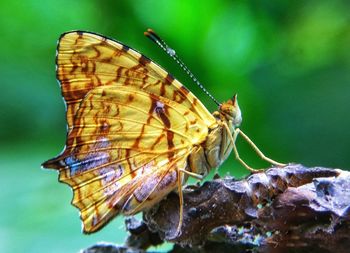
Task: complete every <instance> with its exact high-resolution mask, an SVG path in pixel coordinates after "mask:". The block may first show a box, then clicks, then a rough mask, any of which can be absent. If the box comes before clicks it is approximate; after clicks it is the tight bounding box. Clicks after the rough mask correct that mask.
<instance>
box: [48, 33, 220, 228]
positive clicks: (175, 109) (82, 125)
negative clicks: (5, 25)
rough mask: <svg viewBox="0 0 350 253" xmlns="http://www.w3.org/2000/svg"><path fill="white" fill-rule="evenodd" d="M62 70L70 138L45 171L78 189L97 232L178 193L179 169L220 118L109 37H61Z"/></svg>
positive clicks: (88, 224)
mask: <svg viewBox="0 0 350 253" xmlns="http://www.w3.org/2000/svg"><path fill="white" fill-rule="evenodd" d="M57 64H58V69H57V75H58V79H59V81H60V83H61V88H62V93H63V96H64V99H65V102H66V104H67V122H68V136H67V141H66V147H65V149H64V150H63V152H62V153H61V154H60V155H59V156H57V157H56V158H53V159H51V160H49V161H47V162H45V163H44V164H43V166H44V167H46V168H54V169H57V170H59V174H60V175H59V180H60V181H62V182H64V183H67V184H68V185H70V186H71V187H72V189H73V192H74V196H73V200H72V204H73V205H75V206H76V207H78V208H79V210H80V213H81V219H82V220H83V224H84V232H86V233H91V232H94V231H96V230H98V229H100V228H102V227H103V226H104V225H105V224H106V223H107V222H108V221H110V220H111V218H112V217H114V216H115V215H117V214H119V213H124V214H126V215H128V214H134V213H136V212H138V211H141V210H144V209H145V208H147V207H150V206H152V205H153V204H155V203H157V202H158V201H159V200H160V199H161V198H163V197H164V196H165V195H166V194H168V193H169V192H170V191H172V190H173V189H175V188H176V182H177V180H178V175H179V173H178V171H179V169H185V168H186V166H187V157H188V154H189V153H190V152H191V149H192V147H193V146H194V145H196V144H199V143H201V142H203V141H204V140H205V138H206V136H207V134H208V127H209V126H211V125H212V124H214V123H213V122H215V119H214V118H213V117H212V116H211V114H210V113H209V112H207V110H206V108H205V107H204V106H203V105H202V104H201V103H200V102H199V101H198V100H197V99H196V98H195V97H194V96H193V95H192V94H191V93H190V92H189V91H188V90H187V89H186V88H184V87H183V86H182V85H181V84H180V83H179V82H178V81H176V80H175V79H173V78H170V75H168V74H167V73H166V72H165V71H164V70H163V69H161V68H160V67H159V66H158V65H156V64H155V63H153V62H151V61H150V60H146V58H145V57H144V56H142V55H141V54H139V53H137V52H136V51H134V50H132V49H129V48H126V47H125V46H123V45H121V44H120V43H117V42H115V41H112V40H109V39H106V38H104V37H101V36H98V35H95V34H91V33H79V32H72V33H67V34H65V35H63V37H62V38H61V40H60V43H59V46H58V56H57Z"/></svg>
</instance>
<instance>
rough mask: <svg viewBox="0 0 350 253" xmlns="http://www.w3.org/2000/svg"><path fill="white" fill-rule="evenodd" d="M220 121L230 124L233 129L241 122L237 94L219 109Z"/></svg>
mask: <svg viewBox="0 0 350 253" xmlns="http://www.w3.org/2000/svg"><path fill="white" fill-rule="evenodd" d="M219 113H220V116H221V119H223V120H225V121H226V122H231V123H232V125H233V127H238V126H239V125H240V124H241V122H242V113H241V109H240V108H239V105H238V100H237V94H236V95H234V96H233V97H232V98H231V99H229V100H228V101H227V102H225V103H222V104H221V105H220V107H219Z"/></svg>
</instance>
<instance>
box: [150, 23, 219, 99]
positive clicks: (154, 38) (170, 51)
mask: <svg viewBox="0 0 350 253" xmlns="http://www.w3.org/2000/svg"><path fill="white" fill-rule="evenodd" d="M144 34H145V36H146V37H148V38H149V39H151V40H152V41H153V42H155V43H156V44H157V45H158V46H159V47H160V48H161V49H163V50H164V51H165V52H166V53H167V54H168V55H169V56H170V57H171V58H173V59H174V61H176V62H177V64H179V65H180V67H181V68H182V69H183V70H184V71H185V72H186V73H187V74H188V75H189V77H190V78H191V79H192V80H193V81H194V82H195V84H197V85H198V86H199V88H201V89H202V90H203V91H204V93H205V94H206V95H207V96H208V97H210V98H211V99H212V100H213V101H214V102H215V104H217V105H218V106H220V103H219V102H218V101H217V100H216V99H215V98H214V97H213V96H212V95H211V94H210V93H209V92H208V91H207V90H206V89H205V88H204V86H203V85H202V84H201V83H200V82H199V81H198V79H197V78H196V77H195V76H194V75H193V74H192V72H191V71H190V70H189V69H188V68H187V66H186V65H185V64H184V63H183V61H181V60H180V58H179V57H178V56H177V54H176V52H175V50H174V49H172V48H171V47H169V46H168V45H167V44H166V43H165V41H164V40H162V39H161V38H160V37H159V36H158V35H157V34H156V33H155V32H154V31H153V30H152V29H147V31H146V32H144Z"/></svg>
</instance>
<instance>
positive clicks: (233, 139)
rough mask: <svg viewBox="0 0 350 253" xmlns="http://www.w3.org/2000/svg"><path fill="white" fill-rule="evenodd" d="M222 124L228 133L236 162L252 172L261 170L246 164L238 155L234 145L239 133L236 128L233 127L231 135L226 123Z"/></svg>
mask: <svg viewBox="0 0 350 253" xmlns="http://www.w3.org/2000/svg"><path fill="white" fill-rule="evenodd" d="M223 126H224V127H225V129H226V131H227V133H228V136H229V138H230V140H231V142H232V144H233V147H232V148H233V152H234V154H235V158H236V160H237V161H238V162H240V163H241V164H242V165H243V166H244V167H245V168H246V169H247V170H249V171H250V172H252V173H257V172H261V171H262V170H256V169H253V168H252V167H250V166H249V165H248V164H246V163H245V162H244V161H243V160H242V159H241V157H240V156H239V153H238V150H237V147H236V139H237V136H238V134H239V131H237V129H238V128H236V129H234V130H233V136H232V133H231V131H230V129H229V127H228V126H227V124H223Z"/></svg>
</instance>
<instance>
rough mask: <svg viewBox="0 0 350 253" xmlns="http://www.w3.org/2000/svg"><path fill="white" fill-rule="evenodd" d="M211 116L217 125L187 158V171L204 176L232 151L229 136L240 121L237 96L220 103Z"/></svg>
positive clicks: (210, 129)
mask: <svg viewBox="0 0 350 253" xmlns="http://www.w3.org/2000/svg"><path fill="white" fill-rule="evenodd" d="M213 116H214V117H215V118H216V120H217V124H215V125H214V126H213V127H212V128H209V133H208V136H207V138H206V140H205V141H204V142H203V143H202V144H201V145H199V146H195V147H194V150H193V152H192V153H191V155H190V156H189V169H190V170H191V171H192V172H195V173H197V174H201V175H204V176H205V175H207V174H208V173H209V171H210V170H211V169H213V168H217V167H219V166H220V165H221V164H222V163H223V162H224V161H225V160H226V159H227V157H228V156H229V154H230V153H231V151H232V148H233V143H232V141H231V137H230V136H229V135H231V136H232V134H233V132H234V129H235V128H236V127H238V126H239V125H240V123H241V121H242V115H241V110H240V108H239V106H238V101H237V96H236V95H235V96H233V98H232V99H230V100H228V101H227V102H225V103H222V104H221V105H220V106H219V108H218V111H215V112H214V113H213Z"/></svg>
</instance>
